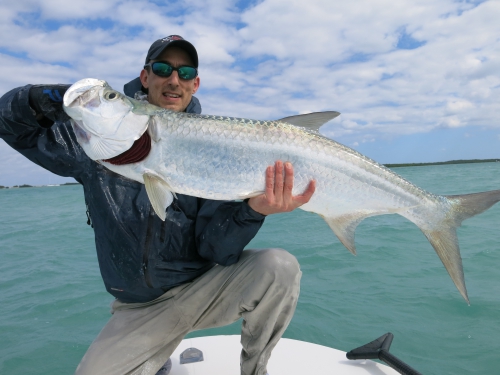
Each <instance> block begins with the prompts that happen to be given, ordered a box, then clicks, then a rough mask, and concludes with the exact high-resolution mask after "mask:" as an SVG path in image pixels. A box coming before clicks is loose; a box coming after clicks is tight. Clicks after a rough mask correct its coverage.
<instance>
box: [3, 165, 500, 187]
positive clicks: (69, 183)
mask: <svg viewBox="0 0 500 375" xmlns="http://www.w3.org/2000/svg"><path fill="white" fill-rule="evenodd" d="M498 162H500V159H471V160H449V161H436V162H434V163H402V164H383V165H384V166H385V167H387V168H399V167H424V166H427V165H445V164H470V163H498ZM67 185H80V184H79V183H78V182H66V183H64V184H57V185H26V184H24V185H14V186H2V185H0V189H17V188H28V187H43V186H67Z"/></svg>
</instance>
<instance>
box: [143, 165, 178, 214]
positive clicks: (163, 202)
mask: <svg viewBox="0 0 500 375" xmlns="http://www.w3.org/2000/svg"><path fill="white" fill-rule="evenodd" d="M142 177H143V179H144V185H145V186H146V192H147V193H148V198H149V201H150V202H151V205H152V206H153V209H154V210H155V212H156V214H157V215H158V217H159V218H160V219H162V220H163V221H165V217H166V210H167V207H168V206H170V204H171V203H172V201H173V200H174V196H175V193H174V192H173V191H172V189H171V188H170V185H169V184H168V183H167V182H166V181H165V180H163V179H162V178H160V177H158V176H157V175H156V174H153V173H148V172H146V173H144V174H143V175H142Z"/></svg>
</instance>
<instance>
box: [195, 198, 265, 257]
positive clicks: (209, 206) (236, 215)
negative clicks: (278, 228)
mask: <svg viewBox="0 0 500 375" xmlns="http://www.w3.org/2000/svg"><path fill="white" fill-rule="evenodd" d="M201 201H202V205H201V209H200V211H199V213H198V217H197V220H196V234H197V235H196V241H197V246H198V252H199V254H200V255H201V256H202V257H203V258H205V259H209V260H212V261H214V262H215V263H218V264H220V265H223V266H229V265H231V264H233V263H236V262H237V261H238V259H239V258H240V255H241V252H242V251H243V249H244V248H245V246H246V245H248V243H249V242H250V241H251V240H252V238H254V237H255V235H256V234H257V232H258V231H259V229H260V227H261V226H262V224H263V223H264V219H265V216H264V215H261V214H260V213H258V212H255V211H254V210H252V209H251V208H250V206H249V205H248V204H247V202H221V201H211V200H201Z"/></svg>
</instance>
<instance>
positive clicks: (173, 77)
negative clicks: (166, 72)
mask: <svg viewBox="0 0 500 375" xmlns="http://www.w3.org/2000/svg"><path fill="white" fill-rule="evenodd" d="M167 82H168V84H169V85H175V86H179V75H178V74H177V71H175V70H174V71H173V72H172V74H170V77H168V78H167Z"/></svg>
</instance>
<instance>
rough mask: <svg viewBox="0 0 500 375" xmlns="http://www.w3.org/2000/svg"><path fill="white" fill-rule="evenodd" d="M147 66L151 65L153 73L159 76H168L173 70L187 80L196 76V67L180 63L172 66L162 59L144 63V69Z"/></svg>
mask: <svg viewBox="0 0 500 375" xmlns="http://www.w3.org/2000/svg"><path fill="white" fill-rule="evenodd" d="M147 67H151V70H152V71H153V73H154V74H156V75H157V76H159V77H170V76H171V75H172V73H173V71H174V70H175V71H176V72H177V74H178V75H179V78H180V79H185V80H189V79H193V78H196V76H197V75H198V70H197V69H196V68H193V67H192V66H188V65H182V66H179V67H178V68H174V67H173V66H172V65H170V64H169V63H167V62H163V61H155V62H153V63H149V64H146V65H144V69H146V68H147Z"/></svg>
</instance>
